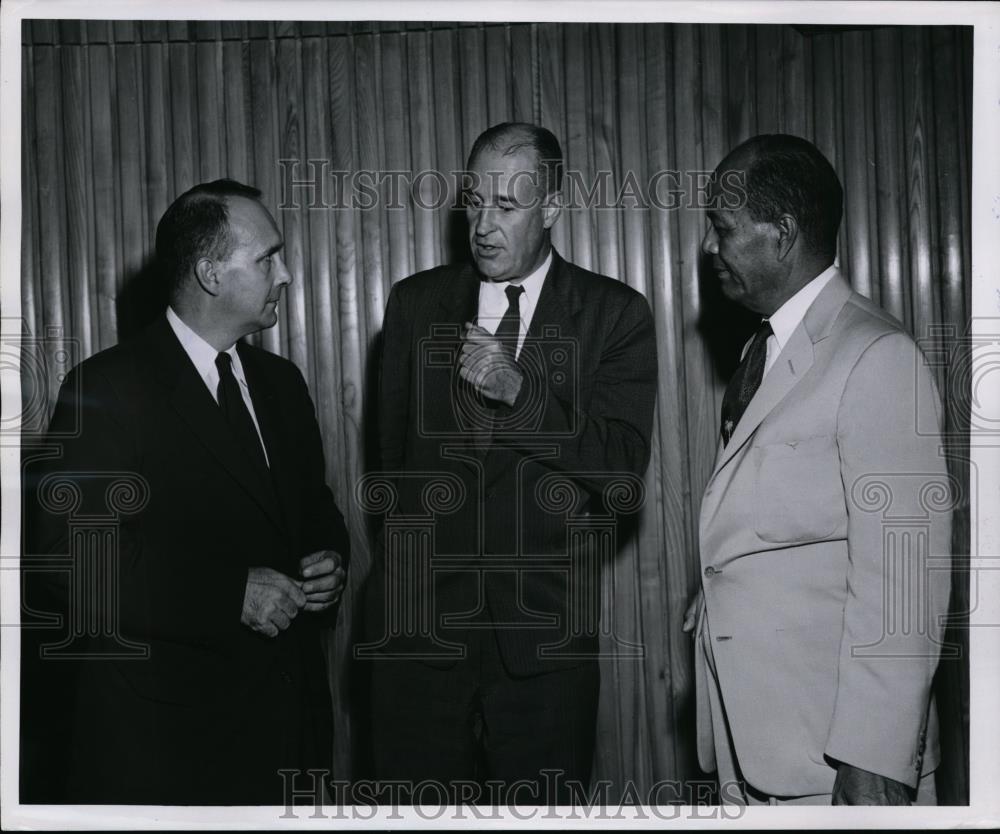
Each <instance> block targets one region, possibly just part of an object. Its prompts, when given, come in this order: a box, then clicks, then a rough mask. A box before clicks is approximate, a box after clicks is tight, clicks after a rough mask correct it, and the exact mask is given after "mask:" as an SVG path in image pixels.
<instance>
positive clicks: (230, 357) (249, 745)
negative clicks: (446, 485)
mask: <svg viewBox="0 0 1000 834" xmlns="http://www.w3.org/2000/svg"><path fill="white" fill-rule="evenodd" d="M259 196H260V192H259V191H258V190H257V189H255V188H251V187H248V186H244V185H241V184H239V183H236V182H234V181H231V180H219V181H216V182H212V183H208V184H203V185H199V186H196V187H195V188H193V189H191V190H190V191H188V192H187V193H185V194H183V195H182V196H181V197H179V198H178V199H177V200H176V202H174V203H173V205H171V206H170V208H169V209H168V210H167V212H166V214H165V215H164V216H163V218H162V220H161V221H160V224H159V227H158V229H157V239H156V250H157V260H158V262H159V266H160V268H161V270H162V274H163V278H164V280H166V281H168V282H170V291H169V300H170V306H169V308H168V310H167V312H166V315H164V316H162V317H160V318H159V319H158V320H157V321H156V322H155V323H154V324H152V326H151V327H149V328H148V329H147V330H146V331H144V332H143V333H141V334H140V335H139V336H138V337H137V338H135V339H134V340H133V341H130V342H127V343H123V344H120V345H118V346H116V347H114V348H111V349H109V350H105V351H102V352H101V353H99V354H97V355H95V356H93V357H91V358H90V359H88V360H86V361H85V362H83V363H82V364H81V365H79V366H78V367H77V368H76V369H74V370H73V371H72V373H71V374H70V376H69V378H68V379H67V380H66V382H65V384H64V385H63V388H62V390H61V393H60V397H59V401H58V404H57V406H56V409H55V413H54V415H53V418H52V422H51V425H50V429H49V433H50V437H51V438H52V441H51V442H52V444H53V452H54V454H55V455H56V456H55V457H53V458H52V459H51V460H49V461H46V463H45V465H44V466H43V467H42V468H41V469H40V470H38V471H36V472H35V473H33V474H31V475H30V478H31V480H32V481H33V483H34V485H35V494H34V501H33V503H34V506H35V513H34V517H33V519H32V522H33V523H32V536H31V544H33V546H34V547H35V549H36V552H40V553H51V554H68V555H69V556H70V557H71V558H72V560H73V564H72V570H71V571H70V572H69V573H68V575H67V574H63V579H64V580H65V581H64V583H63V588H62V593H63V610H64V613H65V614H66V616H67V621H68V623H69V636H68V638H67V640H66V641H65V642H64V645H62V646H54V645H52V643H50V644H49V645H48V646H45V647H39V648H40V649H43V651H42V655H41V656H42V657H43V660H42V665H43V666H44V665H45V663H46V662H48V663H50V664H53V666H52V668H53V669H56V668H57V669H58V671H57V672H55V673H54V674H56V675H57V676H59V675H61V676H62V680H63V681H64V682H66V692H65V694H66V698H65V700H64V701H63V703H62V704H61V706H63V707H64V708H65V709H67V710H69V711H70V714H71V716H72V718H71V721H70V725H71V735H70V737H69V738H68V739H67V740H66V742H67V748H66V751H65V755H66V759H65V763H64V765H63V767H64V768H65V770H64V772H63V773H62V774H61V776H62V777H64V782H65V787H64V791H63V793H62V796H58V797H57V798H56V799H55V801H60V800H61V801H67V802H76V803H129V804H132V803H141V804H256V805H261V804H283V803H284V802H285V800H286V796H287V794H286V792H285V785H286V782H285V780H286V777H285V776H283V775H282V774H280V773H279V772H278V771H279V769H281V768H288V769H292V770H300V771H301V770H304V769H306V768H323V767H328V759H329V756H330V753H331V721H332V717H331V706H330V693H329V687H328V681H327V673H326V668H325V661H324V656H323V654H322V651H321V646H320V631H321V628H322V627H323V626H324V625H327V624H328V618H329V614H324V613H323V612H326V611H328V610H329V609H331V607H332V606H333V605H334V603H335V602H336V600H337V598H338V597H339V595H340V592H341V590H342V588H343V582H344V568H345V565H344V561H343V560H344V559H345V558H346V556H347V553H348V534H347V530H346V527H345V525H344V520H343V517H342V516H341V514H340V512H339V511H338V509H337V507H336V505H335V504H334V501H333V497H332V494H331V493H330V491H329V489H328V488H327V486H326V484H325V481H324V463H323V450H322V444H321V441H320V435H319V429H318V426H317V423H316V418H315V413H314V408H313V404H312V401H311V399H310V396H309V392H308V389H307V387H306V384H305V381H304V380H303V378H302V375H301V373H300V372H299V371H298V369H297V368H296V367H295V366H294V365H293V364H292V363H291V362H289V361H287V360H285V359H282V358H280V357H278V356H274V355H273V354H270V353H267V352H265V351H263V350H260V349H257V348H254V347H251V346H249V345H246V344H243V343H241V342H240V341H239V340H240V339H241V338H242V337H244V336H246V335H247V334H249V333H253V332H254V331H257V330H260V329H262V328H266V327H271V326H272V325H274V323H275V322H276V320H277V315H276V306H277V304H278V301H279V299H280V297H281V292H282V290H283V288H284V287H285V285H287V284H288V283H289V281H290V280H291V276H290V275H289V272H288V270H287V269H286V268H285V265H284V263H283V262H282V258H281V248H282V238H281V234H280V232H279V231H278V228H277V226H276V225H275V222H274V220H273V218H272V217H271V215H270V213H269V212H268V211H267V210H266V209H265V208H264V206H263V205H262V204H261V203H260V202H259V200H258V198H259ZM58 438H63V439H61V440H59V439H58ZM109 519H110V524H108V523H107V522H108V520H109ZM88 529H90V530H95V529H96V530H97V531H98V535H99V536H104V538H99V539H96V540H95V538H94V536H93V535H88V534H87V533H86V531H87V530H88ZM81 530H82V531H84V534H83V535H82V536H81V535H80V531H81ZM109 530H110V531H111V532H110V533H109V532H108V531H109ZM92 587H103V588H106V589H107V590H106V591H105V592H104V593H103V594H102V595H100V596H95V595H92V594H91V593H90V592H89V588H92ZM80 623H83V626H82V627H81V626H80ZM95 624H97V625H96V626H95ZM45 658H47V661H46V660H45ZM49 694H51V693H49ZM26 697H31V694H30V693H26ZM36 718H37V719H38V720H39V721H44V716H36ZM29 735H30V728H29ZM27 758H28V759H30V758H31V757H30V756H28V757H27ZM24 759H25V757H22V760H24ZM305 780H306V781H308V777H305ZM302 782H303V780H300V781H299V782H298V783H297V785H300V786H301V784H302ZM52 790H53V791H55V792H56V793H58V789H57V788H55V787H54V786H53V788H52ZM43 793H44V790H43ZM50 796H51V793H50ZM49 801H52V800H51V799H50V800H49Z"/></svg>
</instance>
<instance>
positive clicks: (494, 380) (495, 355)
mask: <svg viewBox="0 0 1000 834" xmlns="http://www.w3.org/2000/svg"><path fill="white" fill-rule="evenodd" d="M462 339H463V341H462V351H461V353H460V354H459V357H458V375H459V377H461V378H462V379H464V380H465V381H466V382H468V383H469V384H470V385H471V386H472V387H473V388H475V389H476V391H477V392H478V393H479V394H482V395H483V396H484V397H488V398H489V399H491V400H498V401H500V402H502V403H506V404H507V405H514V401H515V400H516V399H517V395H518V393H519V392H520V390H521V384H522V383H523V382H524V377H523V375H522V374H521V371H520V370H519V369H518V367H517V365H516V364H515V362H514V360H513V359H511V358H510V356H509V355H508V354H507V353H506V352H505V351H504V349H503V347H502V346H501V344H500V340H499V339H497V338H496V337H494V336H491V335H490V333H489V331H487V330H483V328H481V327H478V326H477V325H474V324H470V323H466V325H465V333H464V335H463V337H462Z"/></svg>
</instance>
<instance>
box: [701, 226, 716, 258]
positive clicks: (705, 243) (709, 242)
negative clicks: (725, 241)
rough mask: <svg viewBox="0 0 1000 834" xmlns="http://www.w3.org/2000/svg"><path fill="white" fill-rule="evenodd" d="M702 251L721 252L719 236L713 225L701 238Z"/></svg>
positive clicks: (709, 253)
mask: <svg viewBox="0 0 1000 834" xmlns="http://www.w3.org/2000/svg"><path fill="white" fill-rule="evenodd" d="M701 251H702V252H704V253H705V254H706V255H718V254H719V238H718V236H717V235H716V234H715V229H713V228H712V227H711V226H709V227H708V231H707V232H705V236H704V237H703V238H702V239H701Z"/></svg>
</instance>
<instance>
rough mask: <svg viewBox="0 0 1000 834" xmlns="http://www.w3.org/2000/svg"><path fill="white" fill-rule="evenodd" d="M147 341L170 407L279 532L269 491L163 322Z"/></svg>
mask: <svg viewBox="0 0 1000 834" xmlns="http://www.w3.org/2000/svg"><path fill="white" fill-rule="evenodd" d="M151 338H152V340H153V344H154V347H155V349H156V354H157V357H158V361H159V370H160V379H161V381H162V382H163V384H164V385H166V387H167V388H168V389H169V391H170V404H171V406H172V407H173V408H174V410H175V411H176V412H177V414H178V415H179V416H180V417H181V418H182V419H183V420H184V421H185V422H186V423H187V425H188V426H189V427H190V429H191V431H192V432H193V433H194V435H195V436H196V437H197V438H198V439H199V440H200V441H201V443H202V444H203V445H204V446H205V448H206V449H207V450H208V452H209V454H210V455H211V456H212V458H213V459H214V460H215V461H216V463H218V464H219V465H220V466H221V467H222V468H223V469H224V470H225V471H226V472H228V473H229V475H230V476H232V478H233V480H234V481H235V482H236V483H237V485H238V486H239V487H240V488H241V489H243V490H245V491H246V492H247V494H248V495H249V496H250V497H251V498H252V499H253V500H254V501H255V502H256V503H257V504H258V505H259V506H260V508H261V509H262V510H263V512H264V514H265V515H266V516H267V517H268V518H269V519H270V520H271V521H272V522H273V523H274V524H275V525H276V526H278V527H279V528H280V529H283V526H282V524H281V518H280V513H279V512H278V507H277V504H276V501H275V498H274V494H273V493H274V491H273V488H272V487H270V485H269V484H266V483H264V482H263V481H262V479H261V477H260V475H259V474H258V473H257V472H256V470H255V469H254V468H253V466H252V465H251V463H250V461H249V460H248V458H247V455H246V453H245V452H244V451H243V450H242V449H241V448H240V447H239V444H238V443H237V441H236V438H235V437H233V433H232V431H231V430H230V428H229V426H228V425H227V424H226V421H225V418H224V417H223V416H222V412H221V411H220V410H219V406H218V405H217V404H216V402H215V400H214V399H213V398H212V395H211V394H210V393H209V391H208V388H206V387H205V382H204V380H202V378H201V377H200V376H199V375H198V371H197V370H196V369H195V367H194V364H193V363H192V362H191V360H190V358H188V355H187V354H186V353H185V352H184V348H183V347H181V344H180V342H179V341H178V340H177V337H176V336H175V335H174V332H173V330H172V329H171V327H170V324H169V323H168V322H167V320H166V318H163V319H162V320H160V321H158V322H157V323H156V324H155V325H153V328H152V331H151ZM241 358H242V354H241ZM255 410H256V409H255Z"/></svg>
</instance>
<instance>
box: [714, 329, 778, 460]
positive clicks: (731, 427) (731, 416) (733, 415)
mask: <svg viewBox="0 0 1000 834" xmlns="http://www.w3.org/2000/svg"><path fill="white" fill-rule="evenodd" d="M773 332H774V331H773V330H771V322H769V321H768V320H767V319H764V321H762V322H761V324H760V327H758V328H757V332H756V333H754V336H753V341H752V342H751V343H750V347H749V348H748V349H747V352H746V355H745V356H744V357H743V361H742V362H740V366H739V367H738V368H737V369H736V373H735V374H733V378H732V379H731V380H730V381H729V386H728V387H727V388H726V393H725V396H724V397H723V398H722V444H723V445H724V446H725V445H728V444H729V441H730V439H731V438H732V436H733V432H734V431H736V426H737V425H739V422H740V417H742V416H743V412H744V411H746V410H747V406H748V405H749V404H750V400H752V399H753V395H754V394H756V393H757V389H758V388H760V383H761V380H762V379H763V378H764V365H765V364H766V363H767V338H768V336H770V335H771V334H772V333H773Z"/></svg>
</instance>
